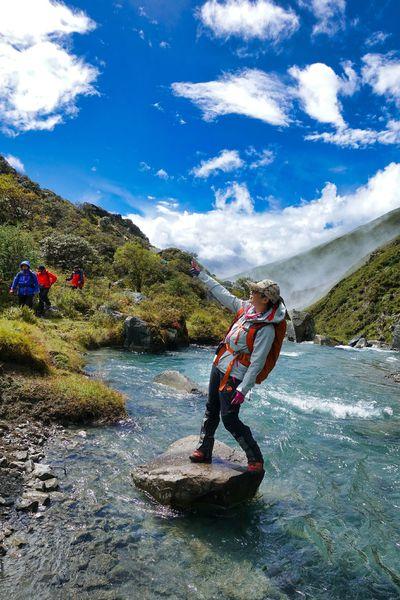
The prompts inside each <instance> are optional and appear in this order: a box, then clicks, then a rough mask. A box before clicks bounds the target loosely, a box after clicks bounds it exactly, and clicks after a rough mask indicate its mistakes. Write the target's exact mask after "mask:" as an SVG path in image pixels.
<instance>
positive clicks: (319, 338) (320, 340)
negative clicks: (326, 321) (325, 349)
mask: <svg viewBox="0 0 400 600" xmlns="http://www.w3.org/2000/svg"><path fill="white" fill-rule="evenodd" d="M314 344H318V345H319V346H331V347H334V346H339V345H340V342H339V341H338V340H335V339H334V338H331V337H328V336H327V335H316V336H315V338H314Z"/></svg>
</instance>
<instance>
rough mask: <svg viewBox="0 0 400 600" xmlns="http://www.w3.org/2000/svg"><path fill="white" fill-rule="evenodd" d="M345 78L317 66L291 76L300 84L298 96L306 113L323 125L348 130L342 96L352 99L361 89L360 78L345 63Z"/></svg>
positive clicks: (295, 72) (327, 67)
mask: <svg viewBox="0 0 400 600" xmlns="http://www.w3.org/2000/svg"><path fill="white" fill-rule="evenodd" d="M343 68H344V72H345V74H346V77H345V78H341V77H339V76H338V75H337V74H336V73H335V71H334V70H333V69H332V68H331V67H329V66H328V65H325V64H324V63H314V64H312V65H308V66H307V67H305V68H304V69H300V68H299V67H291V68H290V69H289V73H290V74H291V75H292V76H293V77H294V78H295V79H296V80H297V82H298V88H297V94H298V96H299V98H300V100H301V103H302V106H303V108H304V110H305V112H306V113H307V114H308V115H309V116H310V117H313V118H314V119H316V120H317V121H319V122H320V123H332V124H333V125H336V126H337V127H340V126H344V120H343V117H342V114H341V104H340V102H339V99H338V96H339V94H347V95H350V94H352V93H354V91H355V90H356V87H357V76H356V73H355V71H354V69H353V68H352V66H351V64H350V63H345V64H344V66H343Z"/></svg>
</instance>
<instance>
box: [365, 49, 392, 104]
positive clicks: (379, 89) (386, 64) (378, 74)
mask: <svg viewBox="0 0 400 600" xmlns="http://www.w3.org/2000/svg"><path fill="white" fill-rule="evenodd" d="M363 62H364V67H363V69H362V76H363V80H364V81H365V83H368V84H369V85H370V86H371V87H372V89H373V90H374V92H375V93H376V94H379V95H380V96H387V97H388V98H390V99H391V100H394V101H395V102H396V103H397V104H398V105H400V59H399V58H397V57H396V56H395V55H394V54H393V53H392V52H389V53H388V54H365V56H363Z"/></svg>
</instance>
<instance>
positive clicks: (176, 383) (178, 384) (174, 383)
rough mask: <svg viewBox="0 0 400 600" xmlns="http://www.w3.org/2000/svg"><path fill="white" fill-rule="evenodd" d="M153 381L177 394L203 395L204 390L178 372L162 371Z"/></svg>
mask: <svg viewBox="0 0 400 600" xmlns="http://www.w3.org/2000/svg"><path fill="white" fill-rule="evenodd" d="M154 381H155V382H156V383H162V384H163V385H167V386H168V387H171V388H174V390H177V391H178V392H184V393H187V394H204V393H205V390H202V389H200V386H198V385H197V383H196V382H195V381H193V380H192V379H190V378H189V377H186V375H183V373H179V371H172V370H171V371H169V370H168V371H162V373H158V375H156V376H155V378H154Z"/></svg>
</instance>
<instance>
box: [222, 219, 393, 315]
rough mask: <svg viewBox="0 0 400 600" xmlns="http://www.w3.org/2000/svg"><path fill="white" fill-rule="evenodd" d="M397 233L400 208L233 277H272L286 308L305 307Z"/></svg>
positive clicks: (256, 278) (257, 278)
mask: <svg viewBox="0 0 400 600" xmlns="http://www.w3.org/2000/svg"><path fill="white" fill-rule="evenodd" d="M399 233H400V208H397V209H395V210H392V211H390V212H389V213H387V214H385V215H383V216H382V217H379V218H377V219H374V220H373V221H370V222H369V223H367V224H365V225H361V226H360V227H357V228H356V229H354V230H353V231H351V232H350V233H348V234H346V235H343V236H341V237H338V238H336V239H334V240H332V241H331V242H328V243H326V244H321V245H319V246H316V247H314V248H312V249H311V250H307V251H306V252H302V253H301V254H297V255H296V256H292V257H291V258H288V259H285V260H280V261H276V262H273V263H270V264H266V265H261V266H259V267H255V268H254V269H250V270H248V271H244V272H242V273H239V274H238V275H235V276H234V277H232V279H234V280H236V279H238V278H239V277H250V278H252V279H255V280H260V279H265V278H270V279H274V280H276V281H278V282H279V284H280V287H281V291H282V296H283V298H284V299H285V301H286V304H287V306H288V307H289V308H291V307H296V308H304V307H306V306H309V305H310V304H312V303H313V302H316V301H317V300H319V298H322V296H324V295H325V294H326V293H327V292H328V291H329V290H330V289H331V288H332V287H333V286H334V285H335V284H336V283H337V282H338V281H340V280H341V279H342V278H343V277H344V276H346V275H348V274H349V273H351V272H352V271H353V270H354V269H356V268H357V267H359V266H360V265H361V264H362V263H363V261H364V260H366V258H367V257H368V256H369V254H370V253H371V252H373V251H374V250H376V249H377V248H379V247H380V246H382V245H383V244H386V243H387V242H389V241H391V240H392V239H394V238H395V237H396V236H397V235H399Z"/></svg>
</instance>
